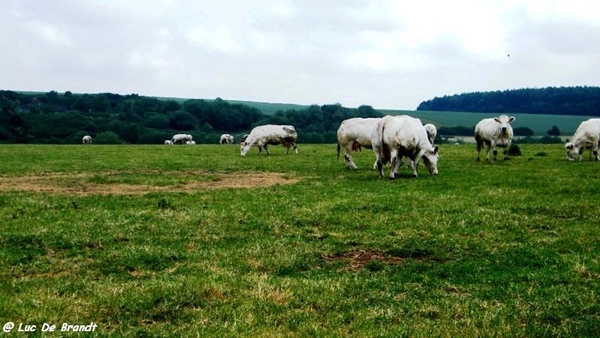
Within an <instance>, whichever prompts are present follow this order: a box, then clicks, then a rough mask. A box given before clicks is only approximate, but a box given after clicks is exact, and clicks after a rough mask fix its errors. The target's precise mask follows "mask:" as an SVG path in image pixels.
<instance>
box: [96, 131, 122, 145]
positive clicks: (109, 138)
mask: <svg viewBox="0 0 600 338" xmlns="http://www.w3.org/2000/svg"><path fill="white" fill-rule="evenodd" d="M94 143H98V144H121V143H123V141H121V139H120V138H119V135H118V134H117V133H115V132H113V131H105V132H102V133H98V135H96V138H95V139H94Z"/></svg>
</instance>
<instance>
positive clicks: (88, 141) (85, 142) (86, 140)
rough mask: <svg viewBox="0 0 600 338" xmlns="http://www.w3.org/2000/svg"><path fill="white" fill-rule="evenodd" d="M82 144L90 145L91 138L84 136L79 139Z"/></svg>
mask: <svg viewBox="0 0 600 338" xmlns="http://www.w3.org/2000/svg"><path fill="white" fill-rule="evenodd" d="M81 142H82V143H83V144H92V137H91V136H90V135H85V136H84V137H83V139H81Z"/></svg>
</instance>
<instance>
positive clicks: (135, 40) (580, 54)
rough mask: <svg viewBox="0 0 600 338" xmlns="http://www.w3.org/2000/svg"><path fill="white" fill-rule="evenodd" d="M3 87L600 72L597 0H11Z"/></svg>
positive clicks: (381, 101) (378, 103)
mask: <svg viewBox="0 0 600 338" xmlns="http://www.w3.org/2000/svg"><path fill="white" fill-rule="evenodd" d="M0 32H2V33H0V44H1V46H2V51H1V52H0V89H5V90H26V91H50V90H56V91H58V92H64V91H67V90H69V91H72V92H73V93H100V92H110V93H118V94H131V93H137V94H139V95H148V96H167V97H181V98H207V99H214V98H216V97H221V98H223V99H230V100H248V101H265V102H282V103H298V104H319V105H321V104H330V103H340V104H342V105H344V106H346V107H358V106H360V105H363V104H366V105H371V106H373V107H374V108H376V109H384V108H389V109H416V107H417V106H418V104H419V103H420V102H422V101H424V100H428V99H431V98H433V97H435V96H443V95H452V94H459V93H463V92H473V91H489V90H505V89H515V88H526V87H538V88H539V87H547V86H580V85H581V86H583V85H587V86H596V85H600V10H598V5H597V2H596V1H595V0H589V1H585V0H569V1H565V0H560V1H559V0H505V1H499V0H498V1H496V0H489V1H484V0H481V1H476V0H453V1H448V0H439V1H434V0H431V1H429V0H419V1H400V0H397V1H394V0H377V1H376V0H372V1H371V0H363V1H359V0H332V1H329V0H252V1H246V0H219V1H212V0H211V1H204V0H180V1H177V0H43V1H39V0H2V1H1V2H0Z"/></svg>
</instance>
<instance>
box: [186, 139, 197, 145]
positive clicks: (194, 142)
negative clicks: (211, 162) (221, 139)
mask: <svg viewBox="0 0 600 338" xmlns="http://www.w3.org/2000/svg"><path fill="white" fill-rule="evenodd" d="M185 144H187V145H188V146H193V145H196V141H194V140H191V141H185Z"/></svg>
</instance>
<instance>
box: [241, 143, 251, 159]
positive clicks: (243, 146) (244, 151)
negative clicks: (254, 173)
mask: <svg viewBox="0 0 600 338" xmlns="http://www.w3.org/2000/svg"><path fill="white" fill-rule="evenodd" d="M250 147H251V144H250V143H248V142H246V141H244V142H242V143H240V155H242V156H246V154H247V153H248V151H249V150H250Z"/></svg>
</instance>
